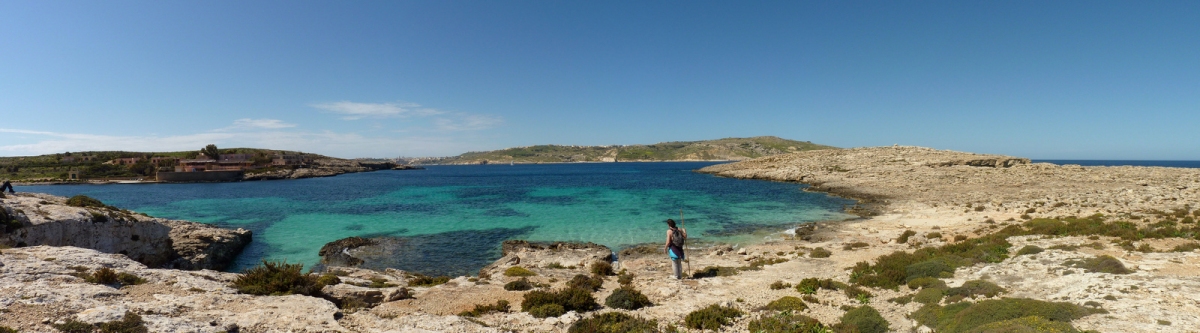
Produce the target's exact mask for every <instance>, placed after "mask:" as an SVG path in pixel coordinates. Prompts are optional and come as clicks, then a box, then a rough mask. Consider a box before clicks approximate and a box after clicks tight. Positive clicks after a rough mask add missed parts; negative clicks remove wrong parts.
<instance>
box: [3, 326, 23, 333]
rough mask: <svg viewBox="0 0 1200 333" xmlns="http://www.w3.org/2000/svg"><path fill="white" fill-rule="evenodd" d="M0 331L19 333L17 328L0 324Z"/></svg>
mask: <svg viewBox="0 0 1200 333" xmlns="http://www.w3.org/2000/svg"><path fill="white" fill-rule="evenodd" d="M0 333H19V332H17V330H15V329H13V328H12V327H8V326H0Z"/></svg>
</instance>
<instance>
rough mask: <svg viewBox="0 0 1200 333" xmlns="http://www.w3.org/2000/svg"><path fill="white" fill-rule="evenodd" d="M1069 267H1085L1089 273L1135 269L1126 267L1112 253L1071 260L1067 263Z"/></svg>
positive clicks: (1123, 272)
mask: <svg viewBox="0 0 1200 333" xmlns="http://www.w3.org/2000/svg"><path fill="white" fill-rule="evenodd" d="M1065 265H1067V266H1069V267H1076V268H1083V269H1084V270H1087V271H1088V272H1089V273H1109V274H1129V273H1133V270H1131V269H1129V268H1126V267H1125V264H1122V263H1121V261H1120V260H1117V258H1113V257H1112V256H1110V255H1101V256H1098V257H1095V258H1090V259H1084V260H1069V261H1067V262H1066V263H1065Z"/></svg>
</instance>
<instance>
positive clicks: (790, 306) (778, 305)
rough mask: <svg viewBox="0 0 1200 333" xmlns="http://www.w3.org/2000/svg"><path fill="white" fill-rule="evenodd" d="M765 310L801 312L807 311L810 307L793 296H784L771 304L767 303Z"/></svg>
mask: <svg viewBox="0 0 1200 333" xmlns="http://www.w3.org/2000/svg"><path fill="white" fill-rule="evenodd" d="M763 309H767V310H772V311H792V312H801V311H804V310H807V309H808V305H805V304H804V301H802V300H800V299H799V298H796V297H793V296H783V297H780V298H779V299H777V300H774V301H771V303H767V305H766V306H764V307H763Z"/></svg>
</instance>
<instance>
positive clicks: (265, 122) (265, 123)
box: [232, 118, 296, 129]
mask: <svg viewBox="0 0 1200 333" xmlns="http://www.w3.org/2000/svg"><path fill="white" fill-rule="evenodd" d="M289 127H296V124H289V123H285V122H283V121H282V120H279V119H250V118H242V119H238V120H234V121H233V126H232V128H266V129H280V128H289Z"/></svg>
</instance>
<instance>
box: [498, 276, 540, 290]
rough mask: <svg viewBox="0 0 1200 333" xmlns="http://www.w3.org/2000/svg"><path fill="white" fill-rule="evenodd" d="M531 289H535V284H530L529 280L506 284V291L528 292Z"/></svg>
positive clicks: (522, 279)
mask: <svg viewBox="0 0 1200 333" xmlns="http://www.w3.org/2000/svg"><path fill="white" fill-rule="evenodd" d="M530 289H533V284H532V283H529V280H528V279H525V278H521V279H520V280H516V281H512V282H509V283H505V284H504V290H508V291H526V290H530Z"/></svg>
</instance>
